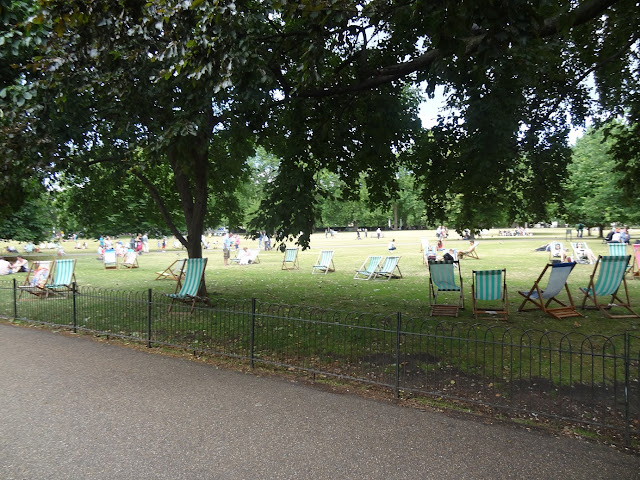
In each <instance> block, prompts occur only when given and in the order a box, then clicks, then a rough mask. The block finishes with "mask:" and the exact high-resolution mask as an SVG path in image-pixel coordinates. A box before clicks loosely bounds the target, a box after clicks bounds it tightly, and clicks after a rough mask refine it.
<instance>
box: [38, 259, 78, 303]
mask: <svg viewBox="0 0 640 480" xmlns="http://www.w3.org/2000/svg"><path fill="white" fill-rule="evenodd" d="M75 270H76V260H75V258H73V259H71V258H69V259H64V260H56V262H55V265H54V269H53V275H52V278H53V280H51V283H47V284H46V285H45V286H44V289H45V291H46V294H45V297H48V296H49V295H56V294H58V295H64V296H66V295H68V294H69V292H70V291H71V290H72V289H73V282H75V281H76V274H75Z"/></svg>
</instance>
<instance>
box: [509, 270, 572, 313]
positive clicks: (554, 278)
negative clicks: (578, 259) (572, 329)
mask: <svg viewBox="0 0 640 480" xmlns="http://www.w3.org/2000/svg"><path fill="white" fill-rule="evenodd" d="M575 266H576V264H575V262H571V263H549V264H548V265H546V266H545V267H544V270H542V273H541V274H540V276H539V277H538V279H537V280H536V281H535V282H534V284H533V286H532V287H531V289H529V290H528V291H522V290H520V291H518V293H519V294H520V295H522V296H523V297H524V300H523V301H522V304H520V306H519V307H518V311H519V312H527V311H531V310H536V309H538V308H539V309H541V310H542V311H543V312H544V313H547V314H549V315H551V316H552V317H554V318H557V319H559V320H560V319H563V318H567V317H582V316H583V315H582V314H581V313H578V312H577V311H576V307H575V305H574V303H573V297H572V296H571V291H570V290H569V286H568V285H567V279H568V278H569V274H570V273H571V271H572V270H573V267H575ZM549 269H551V273H549V275H548V278H547V287H546V288H544V289H543V288H542V287H541V285H540V284H541V282H542V280H543V278H544V276H545V274H546V272H547V270H549ZM563 289H564V290H565V291H566V293H567V297H568V299H567V300H566V302H567V303H565V302H564V301H562V300H560V299H558V298H557V296H558V295H559V294H560V293H561V292H562V290H563ZM527 302H531V303H532V304H533V305H535V308H524V306H525V305H526V304H527ZM551 302H555V303H556V304H557V305H559V306H554V307H553V308H549V305H550V304H551Z"/></svg>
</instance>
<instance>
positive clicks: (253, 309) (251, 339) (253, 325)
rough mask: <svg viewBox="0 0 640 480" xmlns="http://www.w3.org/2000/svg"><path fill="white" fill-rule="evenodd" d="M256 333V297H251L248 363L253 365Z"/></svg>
mask: <svg viewBox="0 0 640 480" xmlns="http://www.w3.org/2000/svg"><path fill="white" fill-rule="evenodd" d="M255 334H256V298H255V297H253V298H251V332H250V333H249V365H250V367H251V368H253V367H254V365H253V352H254V350H253V349H254V340H255Z"/></svg>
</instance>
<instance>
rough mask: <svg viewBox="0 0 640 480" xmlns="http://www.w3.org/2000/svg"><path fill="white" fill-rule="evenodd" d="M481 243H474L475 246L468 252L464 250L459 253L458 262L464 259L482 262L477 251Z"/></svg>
mask: <svg viewBox="0 0 640 480" xmlns="http://www.w3.org/2000/svg"><path fill="white" fill-rule="evenodd" d="M479 243H480V242H473V245H471V246H470V247H469V249H468V250H462V251H460V252H458V260H462V259H464V258H474V259H476V260H480V257H479V256H478V252H477V250H476V248H478V244H479Z"/></svg>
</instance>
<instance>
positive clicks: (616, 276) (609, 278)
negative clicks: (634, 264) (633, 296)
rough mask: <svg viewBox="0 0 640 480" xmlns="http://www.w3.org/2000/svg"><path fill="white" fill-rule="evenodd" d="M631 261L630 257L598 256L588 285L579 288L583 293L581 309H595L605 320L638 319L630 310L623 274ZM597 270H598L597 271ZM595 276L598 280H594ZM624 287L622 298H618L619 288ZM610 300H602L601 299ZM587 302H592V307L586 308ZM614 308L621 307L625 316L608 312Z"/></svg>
mask: <svg viewBox="0 0 640 480" xmlns="http://www.w3.org/2000/svg"><path fill="white" fill-rule="evenodd" d="M629 260H631V255H625V256H606V257H603V256H602V255H600V256H599V257H598V260H597V261H596V264H595V266H594V267H593V273H592V274H591V277H589V285H588V286H587V287H586V288H582V287H581V288H580V291H581V292H582V293H584V298H583V299H582V309H585V308H597V309H598V310H600V312H601V313H602V314H603V315H604V316H605V317H607V318H639V317H640V315H638V314H637V313H636V312H635V311H633V309H632V308H631V301H630V300H629V290H628V288H627V281H626V280H625V278H624V274H625V272H626V270H627V267H628V265H629ZM598 269H600V270H599V271H598ZM596 274H598V278H597V279H596V278H595V277H596ZM621 286H622V287H624V298H623V297H621V296H620V294H619V290H620V287H621ZM609 296H610V298H609V299H608V301H607V300H603V297H605V298H607V297H609ZM587 300H590V301H591V302H593V305H590V306H587ZM614 307H621V308H623V309H624V310H626V312H627V313H625V314H612V313H611V312H610V310H611V309H612V308H614Z"/></svg>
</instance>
